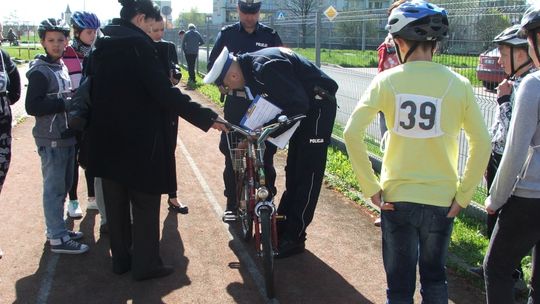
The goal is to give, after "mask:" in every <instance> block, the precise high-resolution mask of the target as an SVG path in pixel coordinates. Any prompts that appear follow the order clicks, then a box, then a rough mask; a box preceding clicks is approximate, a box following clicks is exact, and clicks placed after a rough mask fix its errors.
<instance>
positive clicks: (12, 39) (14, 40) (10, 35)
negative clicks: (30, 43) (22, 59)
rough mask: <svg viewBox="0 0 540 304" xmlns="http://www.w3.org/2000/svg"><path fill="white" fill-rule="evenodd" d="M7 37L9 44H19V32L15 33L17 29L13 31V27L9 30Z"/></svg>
mask: <svg viewBox="0 0 540 304" xmlns="http://www.w3.org/2000/svg"><path fill="white" fill-rule="evenodd" d="M7 39H8V41H9V46H17V45H19V43H18V40H17V39H18V37H17V34H15V31H13V29H12V28H10V29H9V30H8V33H7Z"/></svg>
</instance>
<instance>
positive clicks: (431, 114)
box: [399, 101, 437, 130]
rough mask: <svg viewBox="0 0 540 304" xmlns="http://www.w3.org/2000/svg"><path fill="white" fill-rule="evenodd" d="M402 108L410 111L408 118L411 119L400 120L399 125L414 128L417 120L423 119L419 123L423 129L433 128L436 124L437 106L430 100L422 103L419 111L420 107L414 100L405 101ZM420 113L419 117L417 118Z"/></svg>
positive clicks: (408, 128) (404, 127)
mask: <svg viewBox="0 0 540 304" xmlns="http://www.w3.org/2000/svg"><path fill="white" fill-rule="evenodd" d="M401 109H403V110H408V111H409V113H408V114H407V118H408V119H409V121H408V122H404V121H400V122H399V125H400V126H401V127H402V128H403V129H405V130H410V129H412V128H414V126H415V125H416V120H417V119H418V118H419V119H422V120H423V121H421V122H419V123H418V126H419V127H420V128H421V129H422V130H431V129H432V128H433V126H434V125H435V117H436V114H437V108H436V107H435V104H434V103H432V102H429V101H426V102H424V103H421V104H420V112H419V113H417V111H418V109H417V106H416V104H415V103H414V102H412V101H405V102H404V103H402V104H401ZM417 114H418V116H419V117H418V118H417Z"/></svg>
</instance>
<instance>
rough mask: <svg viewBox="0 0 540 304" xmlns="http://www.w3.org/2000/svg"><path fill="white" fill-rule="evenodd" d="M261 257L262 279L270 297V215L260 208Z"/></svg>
mask: <svg viewBox="0 0 540 304" xmlns="http://www.w3.org/2000/svg"><path fill="white" fill-rule="evenodd" d="M260 220H261V247H262V251H261V259H262V264H263V270H264V280H265V282H266V295H267V296H268V298H270V299H272V298H273V297H274V248H273V246H272V217H271V210H270V209H268V208H261V210H260Z"/></svg>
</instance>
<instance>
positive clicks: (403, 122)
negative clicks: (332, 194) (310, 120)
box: [344, 0, 490, 303]
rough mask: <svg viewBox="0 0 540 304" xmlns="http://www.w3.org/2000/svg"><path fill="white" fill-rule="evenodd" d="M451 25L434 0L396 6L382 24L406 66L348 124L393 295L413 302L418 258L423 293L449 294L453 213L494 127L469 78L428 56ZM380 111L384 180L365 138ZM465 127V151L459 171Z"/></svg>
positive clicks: (386, 75)
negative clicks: (374, 208) (375, 208)
mask: <svg viewBox="0 0 540 304" xmlns="http://www.w3.org/2000/svg"><path fill="white" fill-rule="evenodd" d="M448 26H449V24H448V17H447V13H446V11H445V10H444V9H442V8H440V7H438V6H436V5H435V4H432V3H428V2H425V1H421V0H413V1H407V2H404V3H402V4H400V5H399V6H398V7H396V8H395V9H394V10H392V12H391V14H390V16H389V17H388V24H387V26H386V28H387V29H388V31H389V33H390V34H391V35H392V37H393V39H394V42H395V44H396V52H397V54H398V57H399V61H400V62H401V65H399V66H396V67H394V68H392V69H389V70H387V71H384V72H382V73H380V74H378V75H377V76H376V77H375V79H374V80H373V81H372V83H371V85H370V86H369V88H368V90H367V91H366V92H364V94H363V96H362V98H361V100H360V102H359V103H358V105H357V107H356V109H355V110H354V112H353V114H352V115H351V117H350V118H349V121H348V122H347V125H346V127H345V131H344V139H345V143H346V145H347V152H348V154H349V158H350V161H351V164H352V166H353V169H354V171H355V173H356V176H357V177H358V181H359V184H360V188H361V189H362V192H363V193H364V195H365V196H367V197H371V200H372V202H373V203H374V204H377V205H379V206H381V216H382V222H381V228H382V243H383V248H382V251H383V263H384V269H385V271H386V280H387V291H386V296H387V303H412V302H413V296H414V291H415V289H416V272H417V266H418V269H419V272H420V285H421V294H422V302H424V303H447V302H448V285H447V277H446V267H445V266H446V258H447V255H448V246H449V244H450V236H451V234H452V228H453V222H454V218H455V217H456V216H457V215H458V213H459V212H460V210H461V208H465V207H466V206H467V205H468V204H469V202H470V200H471V198H472V195H473V193H474V190H475V189H476V186H477V185H478V183H479V182H480V179H481V177H482V173H483V171H484V169H485V167H486V164H487V161H488V157H489V152H490V145H489V134H488V131H487V128H486V126H485V124H484V120H483V119H482V114H481V112H480V109H479V107H478V104H477V103H476V100H475V97H474V93H473V90H472V86H471V84H470V82H469V81H468V80H467V79H466V78H465V77H463V76H461V75H459V74H458V73H456V72H453V71H452V70H451V69H449V68H447V67H445V66H443V65H440V64H438V63H434V62H432V59H433V53H434V52H435V49H436V46H437V42H438V41H440V40H442V39H443V38H445V37H446V36H447V33H448ZM411 79H414V81H411ZM379 111H381V112H383V113H384V114H385V117H386V120H387V122H388V125H389V126H391V128H390V129H389V130H388V132H387V135H386V136H385V137H386V139H385V140H386V144H385V146H386V151H384V156H383V163H382V170H381V175H380V180H379V181H378V180H377V177H376V175H375V174H374V172H373V169H372V167H371V162H370V161H369V158H368V153H367V147H366V144H365V143H364V141H363V140H364V133H365V131H366V128H367V127H368V125H369V124H370V123H371V121H373V119H374V118H375V116H376V115H377V113H378V112H379ZM462 129H463V130H464V131H465V134H466V136H467V139H468V143H469V154H468V155H469V157H468V160H467V163H466V166H465V170H464V174H463V176H461V177H458V154H459V147H458V141H457V140H456V138H458V136H459V134H460V133H461V131H462Z"/></svg>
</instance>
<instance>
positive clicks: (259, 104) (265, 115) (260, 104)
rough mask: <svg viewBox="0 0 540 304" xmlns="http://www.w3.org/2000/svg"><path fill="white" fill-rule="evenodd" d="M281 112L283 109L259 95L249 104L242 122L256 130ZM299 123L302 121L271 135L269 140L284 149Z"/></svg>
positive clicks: (243, 124)
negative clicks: (273, 135)
mask: <svg viewBox="0 0 540 304" xmlns="http://www.w3.org/2000/svg"><path fill="white" fill-rule="evenodd" d="M281 112H282V110H281V109H280V108H279V107H277V106H276V105H274V104H273V103H271V102H270V101H268V100H266V99H265V98H264V97H261V96H260V95H257V96H256V97H255V99H254V100H253V102H252V103H251V105H250V106H249V109H248V110H247V112H246V114H245V115H244V117H243V118H242V121H241V122H240V124H241V125H242V126H244V127H246V128H249V129H250V130H255V129H257V128H260V127H262V126H263V125H264V124H265V123H267V122H269V121H271V120H272V119H274V118H276V116H277V115H278V114H280V113H281ZM299 125H300V122H297V123H296V124H295V125H294V126H292V127H291V128H289V130H287V131H285V132H283V133H282V134H280V135H279V136H277V137H269V138H268V139H267V141H269V142H271V143H272V144H274V145H275V146H276V147H278V148H280V149H283V148H285V146H286V145H287V143H288V142H289V139H291V136H292V135H293V133H294V131H296V129H297V128H298V126H299Z"/></svg>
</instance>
